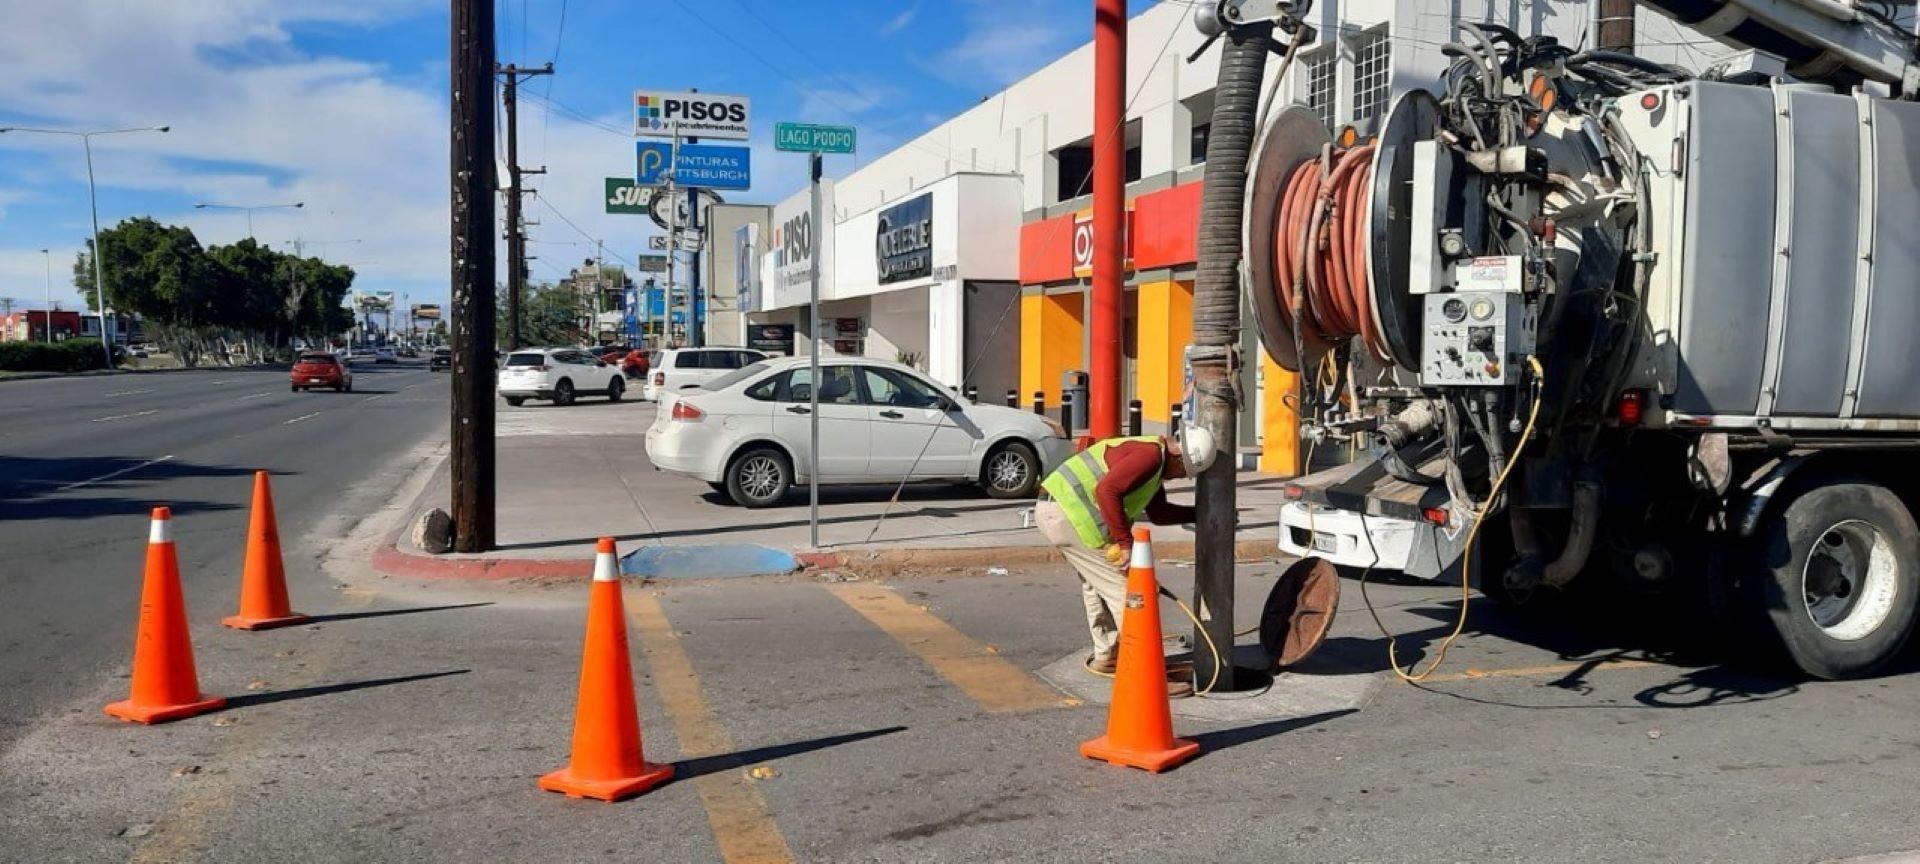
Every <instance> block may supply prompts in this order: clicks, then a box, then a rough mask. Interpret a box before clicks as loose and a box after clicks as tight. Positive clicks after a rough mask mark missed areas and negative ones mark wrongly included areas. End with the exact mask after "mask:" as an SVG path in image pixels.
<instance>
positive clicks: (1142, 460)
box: [1033, 426, 1214, 697]
mask: <svg viewBox="0 0 1920 864" xmlns="http://www.w3.org/2000/svg"><path fill="white" fill-rule="evenodd" d="M1181 437H1182V438H1183V439H1184V442H1175V441H1173V440H1172V439H1168V438H1163V437H1159V436H1147V437H1140V438H1109V439H1106V440H1104V441H1099V442H1097V443H1095V444H1093V445H1092V446H1090V447H1088V448H1087V449H1086V450H1083V451H1081V452H1080V453H1077V454H1075V455H1074V456H1073V457H1071V458H1069V459H1068V460H1067V461H1066V462H1063V463H1061V465H1060V467H1059V468H1058V469H1056V470H1055V471H1054V472H1053V473H1052V474H1051V475H1048V477H1047V479H1046V480H1044V481H1042V482H1041V484H1040V490H1041V492H1040V501H1039V503H1037V504H1035V505H1034V508H1033V516H1034V523H1035V525H1036V526H1037V527H1039V529H1040V533H1041V534H1044V535H1046V538H1047V542H1049V543H1052V544H1053V545H1054V546H1056V547H1058V548H1059V549H1060V553H1061V554H1062V555H1065V556H1066V559H1067V563H1069V564H1072V565H1073V569H1074V571H1075V572H1077V573H1079V574H1080V594H1081V596H1082V598H1083V599H1084V600H1085V601H1086V604H1087V630H1088V632H1090V633H1091V634H1092V635H1093V654H1092V656H1090V657H1088V658H1087V669H1088V671H1091V672H1093V673H1094V674H1097V675H1112V674H1113V673H1114V669H1115V666H1116V660H1117V658H1118V649H1119V641H1120V619H1121V614H1122V610H1124V609H1125V606H1123V605H1122V604H1124V603H1125V602H1126V593H1127V564H1128V562H1129V561H1130V560H1131V557H1132V555H1133V523H1134V522H1136V521H1138V520H1139V519H1140V518H1141V517H1142V516H1145V517H1146V519H1147V521H1149V522H1152V523H1154V524H1156V525H1178V524H1181V523H1186V522H1192V521H1194V511H1193V508H1192V507H1184V506H1181V505H1178V504H1174V503H1173V502H1171V501H1168V500H1167V494H1166V489H1165V487H1164V484H1165V481H1167V480H1177V479H1179V478H1181V477H1186V476H1189V475H1191V474H1193V473H1197V472H1200V471H1205V470H1206V469H1207V466H1208V465H1209V464H1211V463H1212V462H1213V455H1214V449H1213V434H1212V433H1211V432H1208V431H1207V430H1206V429H1204V428H1201V427H1198V426H1189V427H1188V428H1187V429H1186V430H1185V432H1184V433H1183V434H1182V436H1181ZM1192 688H1193V685H1191V684H1188V683H1186V682H1184V681H1182V682H1170V683H1169V684H1168V685H1167V690H1168V695H1169V696H1174V697H1178V696H1185V695H1188V694H1190V693H1192Z"/></svg>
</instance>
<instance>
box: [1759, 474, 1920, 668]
mask: <svg viewBox="0 0 1920 864" xmlns="http://www.w3.org/2000/svg"><path fill="white" fill-rule="evenodd" d="M1767 535H1768V536H1767V538H1766V539H1767V546H1766V553H1765V555H1766V557H1765V559H1764V566H1765V569H1766V575H1765V577H1764V578H1762V579H1761V580H1759V581H1760V583H1761V584H1760V587H1761V593H1762V598H1763V600H1764V602H1765V605H1766V613H1767V617H1768V619H1769V620H1770V621H1771V622H1772V625H1773V627H1772V630H1773V634H1774V636H1775V637H1776V639H1777V640H1778V642H1779V645H1780V647H1781V648H1782V649H1783V650H1784V651H1785V652H1786V655H1787V658H1788V659H1789V660H1791V661H1792V662H1793V664H1794V665H1795V666H1798V667H1799V668H1800V669H1801V671H1803V672H1806V673H1807V674H1809V675H1813V676H1816V677H1819V678H1827V679H1840V678H1859V677H1862V676H1866V675H1871V674H1873V673H1874V672H1877V671H1879V670H1880V669H1882V668H1884V667H1885V666H1886V665H1887V664H1888V663H1890V662H1892V661H1893V659H1894V658H1895V657H1896V656H1898V655H1899V653H1900V650H1901V649H1902V648H1903V647H1905V645H1906V643H1907V637H1908V635H1909V634H1910V633H1911V632H1912V629H1913V623H1914V616H1915V610H1916V607H1920V539H1916V537H1920V526H1916V525H1915V523H1914V519H1913V515H1912V514H1911V513H1909V512H1908V511H1907V508H1906V505H1905V504H1903V503H1901V501H1900V498H1899V496H1897V495H1895V494H1894V493H1893V492H1892V491H1890V490H1888V489H1887V488H1886V487H1884V486H1878V485H1875V484H1871V483H1859V482H1834V483H1829V484H1826V485H1822V486H1816V487H1814V488H1811V489H1809V490H1807V491H1806V492H1805V493H1803V494H1801V495H1800V496H1799V497H1796V498H1795V499H1793V501H1792V502H1791V503H1789V504H1788V505H1787V507H1786V509H1785V510H1782V511H1781V512H1780V514H1779V515H1778V516H1777V517H1775V518H1774V519H1773V520H1771V522H1770V524H1769V525H1768V530H1767Z"/></svg>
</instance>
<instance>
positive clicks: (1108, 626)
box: [1033, 499, 1127, 659]
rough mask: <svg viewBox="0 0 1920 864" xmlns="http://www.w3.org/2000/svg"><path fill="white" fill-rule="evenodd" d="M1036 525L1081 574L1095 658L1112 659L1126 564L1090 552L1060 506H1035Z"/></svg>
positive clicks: (1049, 501)
mask: <svg viewBox="0 0 1920 864" xmlns="http://www.w3.org/2000/svg"><path fill="white" fill-rule="evenodd" d="M1033 522H1034V525H1035V526H1036V527H1038V528H1039V529H1040V533H1041V534H1042V535H1044V536H1045V537H1046V538H1047V542H1049V543H1052V544H1053V545H1054V546H1055V547H1056V548H1058V549H1059V550H1060V554H1062V555H1065V556H1066V558H1067V563H1068V564H1072V565H1073V570H1074V572H1076V573H1078V574H1080V597H1081V599H1082V600H1084V601H1085V602H1086V604H1087V632H1088V633H1089V634H1090V635H1091V636H1093V656H1095V657H1098V658H1101V659H1111V658H1113V657H1114V651H1115V650H1116V648H1117V647H1118V643H1119V641H1120V614H1121V610H1123V609H1125V608H1126V606H1124V605H1122V604H1124V603H1126V597H1127V562H1125V561H1122V562H1120V563H1118V564H1115V563H1112V562H1110V561H1108V560H1107V555H1106V551H1105V550H1104V549H1088V548H1087V547H1086V544H1084V543H1081V542H1080V534H1079V532H1076V531H1074V530H1073V523H1072V522H1069V521H1067V514H1066V512H1065V511H1063V510H1061V509H1060V502H1058V501H1054V500H1052V499H1046V500H1043V501H1040V502H1038V503H1036V504H1034V505H1033Z"/></svg>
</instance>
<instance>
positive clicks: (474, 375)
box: [449, 0, 498, 552]
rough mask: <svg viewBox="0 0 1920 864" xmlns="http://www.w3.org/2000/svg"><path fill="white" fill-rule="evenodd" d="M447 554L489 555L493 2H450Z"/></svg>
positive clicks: (490, 498) (492, 329) (492, 263)
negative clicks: (449, 535) (450, 364)
mask: <svg viewBox="0 0 1920 864" xmlns="http://www.w3.org/2000/svg"><path fill="white" fill-rule="evenodd" d="M452 37H453V49H452V51H451V56H452V59H453V66H452V75H451V76H450V77H449V80H450V81H451V84H452V88H451V89H452V97H453V128H452V146H453V151H452V156H453V158H452V160H451V161H452V165H451V171H452V192H453V292H452V296H453V303H452V305H453V435H452V438H453V548H454V550H455V551H458V552H484V551H486V550H488V549H491V548H493V494H494V461H493V453H494V450H493V388H494V354H493V336H494V309H493V290H494V283H493V278H494V257H493V231H494V228H493V193H494V191H495V189H496V188H497V187H498V180H497V178H496V177H495V176H494V165H493V123H492V122H490V121H491V120H492V118H491V117H489V116H488V114H490V113H491V112H492V110H493V66H494V64H493V0H454V2H453V29H452Z"/></svg>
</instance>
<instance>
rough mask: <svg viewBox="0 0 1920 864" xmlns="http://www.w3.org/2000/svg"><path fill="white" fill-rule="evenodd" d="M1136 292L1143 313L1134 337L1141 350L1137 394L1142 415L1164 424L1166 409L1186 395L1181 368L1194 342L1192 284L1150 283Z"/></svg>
mask: <svg viewBox="0 0 1920 864" xmlns="http://www.w3.org/2000/svg"><path fill="white" fill-rule="evenodd" d="M1136 290H1137V291H1138V292H1139V298H1138V300H1139V308H1140V314H1139V316H1138V317H1137V318H1135V319H1134V320H1135V322H1136V325H1135V326H1137V327H1139V328H1140V332H1138V333H1136V334H1134V335H1135V338H1136V343H1135V344H1136V345H1138V346H1139V351H1140V355H1139V366H1138V369H1139V376H1140V380H1139V381H1137V382H1135V388H1134V392H1135V393H1136V394H1138V396H1139V399H1140V408H1141V412H1142V416H1144V417H1145V418H1146V419H1148V420H1152V421H1154V422H1157V423H1165V422H1167V421H1168V420H1169V419H1170V418H1169V417H1168V413H1167V409H1168V408H1169V407H1170V406H1171V405H1173V403H1175V402H1178V401H1180V399H1181V397H1182V396H1184V395H1185V393H1183V392H1182V389H1183V385H1184V383H1185V381H1186V372H1185V370H1184V369H1182V368H1181V366H1182V364H1183V363H1184V358H1185V354H1186V350H1187V346H1188V345H1189V344H1191V343H1192V342H1193V283H1191V282H1177V281H1171V280H1169V281H1163V282H1147V283H1143V284H1141V285H1140V287H1139V288H1138V289H1136Z"/></svg>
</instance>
